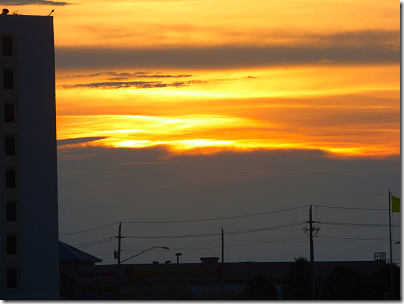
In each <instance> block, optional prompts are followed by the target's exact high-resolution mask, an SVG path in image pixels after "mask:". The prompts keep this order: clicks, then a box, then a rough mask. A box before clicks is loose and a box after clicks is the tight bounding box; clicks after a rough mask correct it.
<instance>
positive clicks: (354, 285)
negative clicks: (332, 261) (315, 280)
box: [320, 265, 366, 300]
mask: <svg viewBox="0 0 404 304" xmlns="http://www.w3.org/2000/svg"><path fill="white" fill-rule="evenodd" d="M364 281H365V277H364V276H363V275H360V274H359V273H358V272H357V271H355V270H353V269H352V268H351V267H348V266H344V265H335V266H334V267H333V269H332V270H331V272H330V273H329V275H328V276H327V278H326V279H325V280H324V282H323V291H322V293H321V296H320V299H323V300H364V299H365V298H366V296H365V292H364V290H365V287H364Z"/></svg>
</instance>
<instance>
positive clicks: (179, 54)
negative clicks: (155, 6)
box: [56, 30, 400, 70]
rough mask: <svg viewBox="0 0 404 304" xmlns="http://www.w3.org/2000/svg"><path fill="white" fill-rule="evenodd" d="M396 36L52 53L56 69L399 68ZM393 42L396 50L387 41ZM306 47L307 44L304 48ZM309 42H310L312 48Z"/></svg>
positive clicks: (362, 35)
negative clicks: (382, 65) (385, 65)
mask: <svg viewBox="0 0 404 304" xmlns="http://www.w3.org/2000/svg"><path fill="white" fill-rule="evenodd" d="M399 38H400V33H399V31H380V30H377V31H376V30H375V31H359V32H343V33H336V34H332V35H330V36H318V35H317V36H315V35H311V36H310V35H309V36H308V38H307V41H306V43H304V44H303V43H301V44H299V45H294V46H266V47H253V46H251V47H243V46H232V45H228V46H218V47H210V48H209V47H206V48H184V47H179V48H170V49H164V48H155V49H125V50H124V49H116V48H115V49H112V48H93V49H89V48H85V49H80V48H73V47H71V48H69V47H65V48H57V49H56V67H57V68H61V69H63V68H69V69H71V68H88V69H98V70H99V69H118V68H126V69H127V68H132V69H163V68H181V69H187V68H190V69H192V68H196V69H226V68H244V67H260V66H271V65H280V64H283V65H297V64H316V63H320V64H321V63H325V61H324V60H326V61H327V62H328V64H347V63H349V64H352V63H356V64H372V63H399V62H400V52H399V43H400V40H399ZM391 40H393V41H394V40H397V45H396V46H395V45H394V44H391V43H390V42H389V43H387V41H391ZM310 41H312V42H310ZM313 41H314V42H313Z"/></svg>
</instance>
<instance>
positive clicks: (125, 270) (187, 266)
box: [60, 243, 386, 300]
mask: <svg viewBox="0 0 404 304" xmlns="http://www.w3.org/2000/svg"><path fill="white" fill-rule="evenodd" d="M62 244H63V243H62ZM65 245H67V244H65ZM67 246H68V248H71V249H72V248H74V247H72V246H69V245H67ZM72 250H73V251H74V249H72ZM76 250H77V252H75V253H73V252H71V253H69V254H61V261H60V265H61V272H62V273H63V274H64V275H65V276H67V277H68V278H69V279H70V281H69V282H70V283H69V284H70V286H65V287H68V288H70V290H71V295H70V296H71V299H74V300H97V299H98V300H101V299H106V300H113V299H117V298H123V299H176V298H177V299H180V298H184V297H185V298H188V299H192V298H194V299H218V298H220V297H222V296H223V297H224V298H227V299H232V298H233V299H234V298H237V297H240V296H243V294H244V293H245V291H246V288H247V285H248V281H249V280H251V279H252V278H254V277H255V276H257V275H260V276H263V277H265V278H266V279H267V280H268V281H269V282H271V283H272V284H273V285H275V288H276V289H277V298H278V299H282V293H283V291H282V290H283V285H284V284H285V283H284V281H283V280H284V278H285V276H286V274H287V272H288V269H289V268H290V266H291V265H292V264H293V263H294V262H239V263H224V269H223V266H222V264H221V263H220V262H218V260H219V258H201V263H179V264H178V265H177V264H176V263H173V264H166V263H157V262H153V263H150V264H121V266H120V279H119V280H118V267H117V265H95V263H97V262H100V261H101V260H99V259H97V258H96V257H94V256H91V255H89V254H86V253H84V252H82V251H80V250H78V249H76ZM62 256H64V258H62ZM385 263H386V262H385V261H384V260H375V261H330V262H316V263H315V268H316V282H317V283H320V284H319V287H320V289H321V282H322V281H324V279H325V278H327V276H328V275H329V274H330V272H331V271H332V269H333V267H334V266H335V265H342V266H346V267H350V268H352V269H353V270H354V271H357V272H358V273H359V274H360V275H367V276H368V275H370V274H372V273H374V272H376V271H378V270H379V269H380V267H381V266H382V265H384V264H385ZM222 279H223V280H222ZM118 281H119V286H120V288H119V289H118ZM222 284H223V285H222ZM118 290H120V295H118ZM222 291H223V293H222Z"/></svg>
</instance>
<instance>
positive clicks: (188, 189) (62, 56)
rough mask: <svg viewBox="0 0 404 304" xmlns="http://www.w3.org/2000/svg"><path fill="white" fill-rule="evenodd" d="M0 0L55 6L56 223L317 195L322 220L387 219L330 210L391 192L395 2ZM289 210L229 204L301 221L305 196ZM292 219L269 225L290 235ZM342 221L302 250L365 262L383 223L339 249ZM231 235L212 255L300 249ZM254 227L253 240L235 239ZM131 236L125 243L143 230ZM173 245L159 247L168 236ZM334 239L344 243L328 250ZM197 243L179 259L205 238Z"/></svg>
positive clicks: (82, 236) (188, 214)
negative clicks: (319, 243) (224, 249)
mask: <svg viewBox="0 0 404 304" xmlns="http://www.w3.org/2000/svg"><path fill="white" fill-rule="evenodd" d="M0 2H1V3H3V5H4V7H7V8H8V9H9V11H10V12H14V11H18V13H19V14H23V15H48V14H49V13H50V11H51V10H52V9H54V10H55V12H54V13H53V14H52V15H53V16H54V30H55V55H56V104H57V139H58V155H59V206H60V207H59V213H60V215H59V218H60V231H59V232H60V234H61V235H63V234H67V233H70V232H75V231H81V230H86V229H91V228H94V227H101V226H104V225H108V224H110V223H117V222H121V221H123V222H125V221H126V222H154V221H175V220H193V219H212V218H226V217H232V216H239V215H249V214H257V213H265V212H272V211H276V210H284V209H289V208H296V207H300V206H308V205H319V206H320V205H323V206H328V207H324V208H323V209H321V208H320V207H319V209H318V215H319V216H322V217H323V218H322V220H319V221H322V222H335V223H336V222H341V223H342V222H343V223H348V222H349V223H356V222H358V223H376V222H377V223H383V224H385V223H387V224H388V221H387V222H386V219H387V217H386V216H388V213H387V211H369V210H367V211H365V210H356V211H354V210H351V211H349V213H350V215H349V216H347V212H348V211H347V210H348V209H346V210H345V211H341V210H342V209H341V210H340V209H335V210H340V212H341V213H338V211H334V209H332V208H330V207H347V208H351V207H358V208H365V209H366V208H370V209H372V208H375V209H378V208H381V209H385V208H388V190H389V189H391V190H392V192H393V195H395V196H398V197H401V180H400V176H401V173H400V3H399V2H398V1H372V0H371V1H368V0H366V1H364V0H363V1H362V0H338V1H331V0H330V1H324V0H282V1H275V0H251V1H241V0H164V1H155V0H115V1H107V0H105V1H93V0H85V1H78V2H61V1H47V0H38V1H36V0H15V1H4V0H1V1H0ZM296 212H297V213H296V214H293V215H290V216H289V214H288V213H286V214H283V215H284V216H278V217H276V216H275V217H274V218H272V217H271V214H268V215H267V216H268V217H269V218H268V217H267V218H262V216H261V217H258V218H257V217H254V216H251V217H246V222H243V223H242V225H244V226H242V228H240V230H243V229H244V230H248V229H254V228H259V227H265V226H268V227H269V226H273V225H280V223H285V224H287V223H289V222H290V221H292V222H304V221H306V220H308V218H307V217H308V207H305V209H297V211H296ZM321 212H323V213H321ZM378 212H382V214H383V216H381V215H380V213H378ZM365 214H366V215H365ZM369 214H370V215H369ZM275 215H276V214H275ZM338 216H340V217H338ZM362 216H363V217H362ZM394 216H396V221H399V215H396V214H395V215H394ZM328 217H335V218H333V219H332V220H327V219H328ZM347 217H348V219H347ZM350 217H352V218H350ZM292 219H293V220H292ZM295 219H296V220H295ZM232 224H235V225H238V224H239V223H233V222H231V223H229V220H225V221H224V222H218V221H214V222H209V221H207V222H190V223H189V225H191V226H186V227H184V226H181V225H182V224H177V225H174V226H173V224H170V225H171V226H170V225H168V224H167V225H168V226H165V227H164V228H162V227H161V226H158V225H152V224H150V225H151V226H147V225H149V224H142V225H141V226H140V227H141V229H140V230H139V226H136V227H137V228H136V232H134V231H133V230H130V229H135V228H134V227H132V226H133V225H136V224H126V225H125V227H127V228H126V229H128V230H129V231H130V232H129V231H128V230H126V231H127V233H130V234H132V235H133V234H136V235H143V234H147V235H176V234H184V231H186V232H187V233H197V232H198V233H200V232H201V231H206V230H210V229H216V230H215V231H216V232H219V231H220V227H223V226H225V227H230V226H229V225H232ZM131 225H132V226H131ZM139 225H140V224H139ZM323 226H324V225H323ZM150 227H152V228H150ZM169 227H171V228H169ZM303 227H304V225H303V226H299V227H298V229H297V231H298V232H294V233H295V234H293V236H290V235H289V234H288V232H287V231H286V232H285V231H282V233H283V234H282V233H280V234H279V235H275V236H274V238H275V239H276V240H279V241H280V242H285V240H287V239H289V238H294V237H295V236H297V237H299V238H300V237H304V233H303V232H301V231H302V228H303ZM343 227H345V229H346V230H337V229H336V228H335V227H331V229H330V230H328V233H329V234H327V230H326V227H323V228H324V230H326V231H325V232H323V236H324V235H326V236H327V235H328V236H329V239H326V240H325V243H323V244H330V245H327V246H330V247H328V249H324V248H325V247H324V246H323V247H321V248H323V249H319V252H320V253H319V255H320V257H319V259H322V260H337V259H354V260H359V259H365V260H371V259H373V252H376V251H388V242H386V241H387V239H386V237H388V231H387V228H385V227H384V228H382V229H377V232H376V231H373V230H370V228H367V230H366V229H364V228H362V229H364V230H363V231H361V232H359V231H358V230H360V229H352V230H354V231H355V233H357V235H353V238H354V239H355V238H356V240H357V241H358V240H359V239H363V238H372V237H373V238H376V239H375V240H367V241H364V242H360V241H358V242H359V243H360V246H361V248H362V249H363V250H361V252H360V253H358V250H357V248H356V247H355V246H357V245H356V244H357V243H358V242H357V243H355V245H353V246H351V248H349V247H350V246H345V245H346V244H352V242H351V243H349V242H347V243H344V242H342V243H341V242H336V243H333V242H331V240H333V241H336V238H338V237H341V235H338V233H337V232H338V231H339V233H342V235H343V236H346V235H347V231H350V229H351V228H348V226H343ZM109 228H111V229H112V230H111V231H109V232H105V233H104V232H102V231H103V230H102V229H97V230H95V231H93V233H88V234H86V233H77V234H73V235H69V236H64V238H63V237H62V236H61V240H63V241H66V242H68V243H69V244H71V245H77V244H81V243H86V242H91V241H95V240H98V239H100V240H101V239H104V241H105V240H107V238H108V236H111V237H112V236H114V235H116V233H117V232H116V231H117V226H116V225H115V226H110V227H109ZM109 228H108V229H109ZM105 229H107V228H105ZM218 229H219V230H218ZM228 229H232V228H228ZM333 229H334V230H333ZM341 229H342V228H341ZM383 229H384V230H383ZM124 231H125V230H124ZM399 231H400V229H397V231H396V235H395V237H396V238H398V239H400V235H399ZM97 232H99V234H97ZM103 233H104V234H103ZM260 233H262V232H260ZM267 233H268V232H267ZM333 233H334V234H333ZM335 233H337V234H335ZM349 233H351V232H349ZM229 238H230V237H229ZM233 238H235V237H233ZM243 238H244V239H246V240H248V242H247V241H246V242H247V243H243V244H244V245H245V246H244V247H243V246H240V247H241V249H239V251H238V252H235V250H233V249H232V250H229V251H231V252H232V254H233V255H230V257H229V259H230V260H233V261H238V260H256V261H259V260H264V261H268V260H275V261H277V260H287V261H292V260H293V257H294V256H306V257H309V254H308V243H307V240H306V239H304V238H303V239H302V240H300V242H298V243H293V242H292V243H288V244H289V245H284V247H282V246H281V245H279V246H280V247H279V248H280V249H279V250H276V253H275V252H272V253H271V254H270V255H269V256H268V255H265V256H262V255H260V254H259V253H257V252H262V251H264V252H268V251H269V250H270V249H268V248H274V247H273V244H272V243H266V244H264V243H265V241H263V240H268V241H270V240H271V238H272V236H268V235H264V234H263V235H259V236H258V235H243V237H242V238H241V239H240V240H236V239H234V240H233V241H234V244H232V243H230V244H229V245H230V246H231V245H234V246H236V245H237V244H238V245H240V242H241V243H242V239H243ZM332 238H335V239H332ZM254 239H259V241H256V243H258V244H260V245H258V247H259V248H257V246H254V245H251V244H250V243H251V242H253V240H254ZM382 239H383V240H382ZM164 240H168V241H165V242H174V241H173V240H170V239H164ZM149 241H150V240H149ZM189 241H190V240H187V241H186V242H189ZM204 241H205V240H204V239H203V240H198V242H199V243H203V242H204ZM216 241H217V240H216ZM327 241H330V243H327ZM111 242H112V243H111ZM133 242H135V240H132V243H133ZM142 242H143V241H141V239H140V240H139V241H138V243H133V246H132V247H130V248H131V249H133V250H140V249H147V248H148V245H150V246H153V245H155V244H154V243H142ZM194 242H195V243H198V242H197V241H196V240H195V241H194ZM237 242H238V243H237ZM184 243H185V241H184V242H182V243H181V241H178V240H175V242H174V243H173V244H170V245H167V244H162V245H163V246H169V247H170V248H171V247H172V248H173V250H174V249H175V248H176V249H178V250H185V249H184V248H185V247H186V246H185V245H184ZM97 244H98V243H97ZM100 244H102V245H104V246H105V247H104V248H103V247H102V245H99V247H96V246H95V247H94V246H87V247H84V248H81V249H83V250H85V251H86V250H87V251H88V252H89V253H92V254H95V255H97V254H98V255H99V257H100V258H102V259H104V260H105V261H106V262H108V263H115V261H114V260H113V259H112V255H109V253H108V252H109V250H110V249H111V248H112V247H114V246H115V247H116V242H115V240H113V241H110V242H109V243H108V242H107V241H105V242H103V241H100ZM127 244H129V241H128V243H127ZM248 244H250V246H248ZM282 244H283V243H282ZM195 246H196V245H195ZM260 246H261V247H260ZM265 246H268V247H265ZM288 246H289V247H288ZM332 246H336V247H332ZM341 246H342V247H344V248H345V249H344V250H345V251H346V252H345V254H344V255H341V256H339V255H338V254H336V253H335V248H341ZM362 246H364V247H362ZM146 247H147V248H146ZM200 247H201V246H200ZM202 247H204V248H205V247H209V246H202ZM97 248H98V249H97ZM102 248H103V249H102ZM262 248H264V249H262ZM261 249H262V251H260V250H261ZM128 250H129V249H128ZM201 250H202V249H200V250H199V251H198V250H195V251H193V252H192V255H191V253H187V254H184V261H189V262H195V261H198V260H199V257H200V256H203V255H212V256H215V255H217V256H219V253H220V251H219V250H218V249H215V250H216V251H212V252H211V251H209V249H207V250H206V251H201ZM272 250H273V249H272ZM395 250H397V252H398V253H397V254H398V255H399V254H400V252H399V249H397V248H396V249H395ZM285 252H288V253H287V254H286V253H285ZM103 254H105V255H103ZM161 254H164V253H161ZM165 254H167V253H165ZM229 254H230V253H229ZM171 255H173V253H172V254H171ZM187 256H189V257H187ZM153 258H154V257H143V260H142V258H139V259H138V260H137V262H146V263H148V262H151V261H150V259H153ZM164 258H165V257H162V258H161V259H164ZM174 258H175V257H174ZM174 258H172V259H174ZM134 262H136V261H134Z"/></svg>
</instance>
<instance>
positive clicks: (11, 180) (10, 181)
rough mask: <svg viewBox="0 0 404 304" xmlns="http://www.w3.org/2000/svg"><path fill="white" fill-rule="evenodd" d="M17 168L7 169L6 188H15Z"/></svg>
mask: <svg viewBox="0 0 404 304" xmlns="http://www.w3.org/2000/svg"><path fill="white" fill-rule="evenodd" d="M15 187H16V182H15V169H6V188H15Z"/></svg>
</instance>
